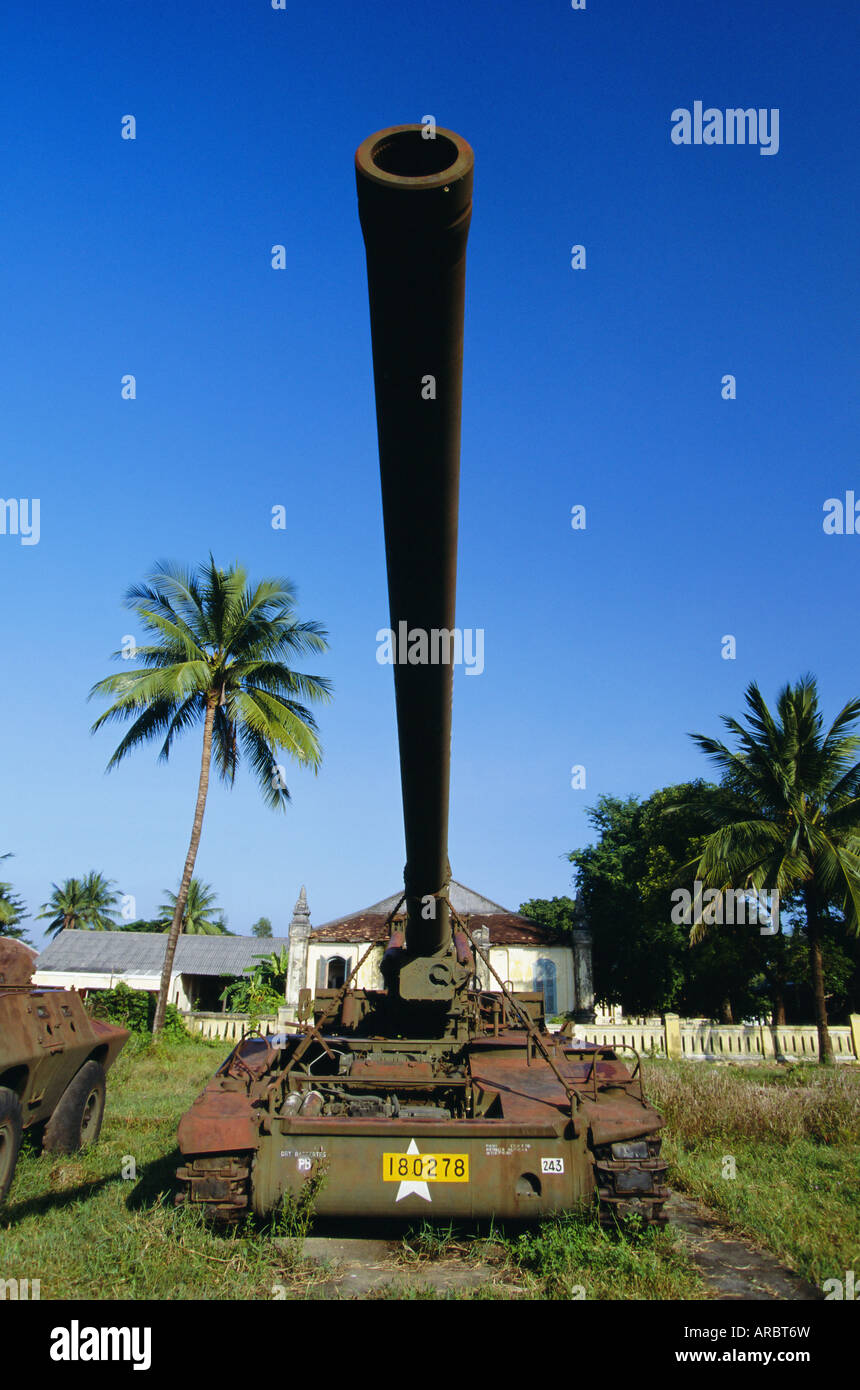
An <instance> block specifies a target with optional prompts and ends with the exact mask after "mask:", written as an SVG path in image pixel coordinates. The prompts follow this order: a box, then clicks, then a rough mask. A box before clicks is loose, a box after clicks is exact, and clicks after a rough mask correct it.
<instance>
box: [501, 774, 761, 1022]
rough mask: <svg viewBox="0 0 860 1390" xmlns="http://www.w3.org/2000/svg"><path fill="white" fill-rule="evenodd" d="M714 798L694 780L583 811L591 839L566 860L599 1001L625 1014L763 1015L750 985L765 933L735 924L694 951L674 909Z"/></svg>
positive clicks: (689, 879) (603, 800)
mask: <svg viewBox="0 0 860 1390" xmlns="http://www.w3.org/2000/svg"><path fill="white" fill-rule="evenodd" d="M721 796H722V793H721V792H720V790H719V788H717V787H716V786H714V785H713V784H708V783H704V782H701V781H697V782H692V783H682V784H680V785H677V786H670V787H663V788H660V789H658V790H657V791H655V792H653V793H652V795H651V796H649V797H648V798H647V799H646V800H644V801H640V800H639V799H638V798H637V797H627V798H621V797H613V796H602V797H600V798H599V799H598V802H597V804H596V805H595V806H593V807H591V809H590V810H589V812H588V816H589V819H590V821H591V824H592V826H593V827H594V829H595V830H596V831H597V833H598V839H597V842H596V843H594V844H591V845H587V846H586V847H585V848H584V849H578V850H574V851H573V852H572V853H571V854H570V855H569V856H568V857H569V859H570V861H571V863H572V864H574V865H575V881H576V885H577V892H578V896H579V899H580V903H581V906H582V912H583V916H584V918H585V921H586V922H587V924H588V926H589V929H590V931H591V934H592V940H593V946H592V952H593V963H594V985H595V994H596V996H597V998H598V999H603V1000H607V1001H609V1002H614V1003H620V1004H622V1005H623V1007H624V1008H625V1010H626V1011H627V1012H629V1013H643V1014H649V1013H658V1012H664V1011H665V1010H667V1009H679V1010H683V1011H684V1012H690V1013H694V1014H703V1015H705V1016H708V1017H721V1018H723V1019H724V1020H725V1021H729V1020H730V1019H731V1018H732V1017H733V1016H734V1014H738V1016H742V1015H744V1014H747V1013H753V1012H760V1010H761V998H760V996H759V994H757V993H756V991H755V990H754V989H753V987H752V981H753V979H755V978H758V977H759V976H761V975H762V972H763V971H764V970H765V967H766V960H765V957H764V954H763V953H764V949H765V948H764V946H763V945H762V943H763V942H765V940H767V939H766V938H761V937H759V936H758V934H756V933H751V932H750V931H749V930H746V931H744V932H741V931H740V930H739V931H737V932H735V933H724V934H722V935H721V936H720V938H719V939H716V938H715V939H714V940H713V941H710V942H708V943H707V944H706V945H705V946H704V947H703V948H701V949H700V950H699V951H698V952H693V951H691V950H690V941H689V925H688V924H687V925H685V924H684V922H683V921H682V920H680V919H679V918H678V916H677V914H676V913H675V912H673V892H674V891H675V890H676V888H677V887H678V886H679V885H682V886H686V887H687V888H688V890H690V891H691V890H692V886H693V877H694V875H693V870H692V867H691V865H690V864H689V862H688V861H689V860H690V859H691V857H692V855H693V854H694V853H695V852H696V851H697V850H698V849H699V847H700V846H701V844H702V843H703V841H704V836H705V834H706V833H707V832H708V830H709V829H711V828H712V826H713V815H714V812H713V809H712V806H711V802H712V801H713V799H714V798H717V797H721ZM679 807H683V809H679ZM669 808H674V809H673V813H672V815H671V816H670V815H669V814H668V809H669ZM527 907H529V905H528V904H524V907H523V910H526V908H527ZM563 915H564V914H563V913H559V914H558V921H559V923H561V921H563ZM547 924H548V925H549V924H550V923H549V921H548V923H547Z"/></svg>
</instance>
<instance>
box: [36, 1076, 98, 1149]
mask: <svg viewBox="0 0 860 1390" xmlns="http://www.w3.org/2000/svg"><path fill="white" fill-rule="evenodd" d="M106 1089H107V1088H106V1082H105V1073H104V1067H102V1066H100V1065H99V1063H98V1062H85V1063H84V1065H83V1066H82V1067H81V1069H80V1071H79V1072H78V1074H77V1076H75V1077H73V1078H72V1080H71V1081H70V1082H69V1084H68V1086H67V1087H66V1089H65V1091H64V1092H63V1094H62V1096H61V1097H60V1100H59V1103H58V1104H57V1107H56V1109H55V1110H54V1113H53V1115H52V1116H51V1118H50V1120H49V1121H48V1123H47V1125H46V1126H45V1139H44V1143H43V1148H44V1149H45V1151H46V1153H57V1154H71V1153H76V1152H77V1150H78V1149H82V1148H84V1146H85V1145H87V1144H93V1143H95V1141H96V1139H98V1137H99V1131H100V1130H101V1127H102V1118H103V1116H104V1113H105V1092H106Z"/></svg>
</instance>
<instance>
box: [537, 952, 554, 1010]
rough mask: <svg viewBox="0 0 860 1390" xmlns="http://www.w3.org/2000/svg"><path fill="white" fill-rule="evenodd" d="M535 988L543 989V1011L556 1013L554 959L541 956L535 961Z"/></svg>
mask: <svg viewBox="0 0 860 1390" xmlns="http://www.w3.org/2000/svg"><path fill="white" fill-rule="evenodd" d="M534 987H535V989H536V990H538V989H542V990H543V1006H544V1012H545V1013H547V1014H554V1013H558V999H557V992H556V987H555V961H552V960H547V959H546V957H545V956H541V958H540V960H538V961H536V962H535V985H534Z"/></svg>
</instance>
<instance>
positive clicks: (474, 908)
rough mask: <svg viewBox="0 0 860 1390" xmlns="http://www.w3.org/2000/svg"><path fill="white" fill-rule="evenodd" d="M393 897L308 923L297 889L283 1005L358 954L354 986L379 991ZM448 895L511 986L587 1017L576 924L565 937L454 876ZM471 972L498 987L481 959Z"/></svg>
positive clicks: (331, 979) (581, 934) (586, 956)
mask: <svg viewBox="0 0 860 1390" xmlns="http://www.w3.org/2000/svg"><path fill="white" fill-rule="evenodd" d="M400 899H401V894H400V893H392V894H391V896H390V897H388V898H383V899H382V901H381V902H378V903H373V904H372V905H371V906H370V907H365V908H362V909H361V910H360V911H359V912H350V913H347V915H346V916H344V917H338V918H335V920H334V921H331V922H325V923H323V925H322V926H319V927H312V926H311V920H310V909H309V907H308V902H307V897H306V895H305V890H304V888H302V891H301V894H300V895H299V900H298V902H297V903H296V907H295V911H294V913H293V920H292V922H291V923H290V973H289V978H288V981H287V1005H288V1006H289V1007H292V1008H295V1007H296V1006H297V1004H298V997H299V990H300V989H302V988H308V989H311V990H315V989H336V988H337V987H338V986H339V985H341V984H343V982H344V980H345V979H346V977H347V976H348V975H349V974H350V973H351V972H352V970H353V969H354V968H355V967H356V965H358V963H359V962H360V961H361V959H362V957H363V956H366V959H365V960H364V963H363V964H362V965H361V967H360V969H359V971H358V973H357V975H356V977H355V980H354V981H353V983H354V984H355V985H356V986H357V987H358V988H359V989H383V988H384V984H383V980H382V975H381V973H380V963H381V961H382V954H383V951H384V949H385V946H386V944H387V942H388V938H389V936H390V935H391V931H392V929H393V928H394V927H395V926H402V925H403V923H404V921H405V912H404V910H403V907H402V906H400V907H399V908H398V904H399V903H400ZM448 899H449V902H450V903H451V906H452V907H453V909H454V911H455V912H456V914H457V915H458V916H459V917H460V918H462V919H463V920H464V921H465V923H466V925H467V926H468V928H469V930H470V931H471V932H472V934H473V935H474V936H475V939H476V941H477V943H478V945H479V946H481V947H482V949H483V950H484V951H485V952H487V954H488V956H489V961H490V964H491V965H492V967H493V969H494V970H495V971H496V973H497V974H498V975H499V976H500V977H501V979H502V980H504V981H506V982H507V981H510V982H511V984H512V985H513V986H514V988H515V989H529V990H532V989H543V991H544V997H545V1000H546V1010H547V1014H549V1015H557V1014H568V1013H570V1014H573V1015H575V1017H576V1018H578V1019H581V1020H582V1021H590V1020H591V1019H592V1018H593V1017H594V1013H593V1010H594V994H593V987H592V979H591V937H590V935H589V933H588V931H587V930H586V928H585V925H584V924H583V925H582V927H581V929H579V930H577V931H574V932H573V933H572V934H571V935H566V936H554V935H553V934H552V933H551V932H549V931H548V930H547V929H546V928H545V927H542V926H541V925H540V924H539V923H537V922H533V921H531V920H530V919H529V918H528V917H523V916H521V915H520V913H518V912H511V911H510V910H509V909H508V908H506V907H503V906H502V905H501V903H497V902H493V900H492V899H491V898H485V897H483V896H482V895H481V894H480V893H476V892H474V891H473V890H472V889H471V888H466V887H465V885H464V884H462V883H458V882H457V881H456V880H455V879H452V880H451V884H450V888H449V893H448ZM395 909H398V910H397V912H396V913H395ZM392 913H395V915H394V916H393V917H392V915H391V914H392ZM478 976H479V979H480V980H481V983H482V985H483V986H485V987H486V988H488V989H496V988H498V986H497V985H496V983H495V981H493V980H492V978H491V976H490V972H489V971H488V970H487V969H486V967H485V966H484V965H481V964H479V967H478ZM484 977H486V978H484Z"/></svg>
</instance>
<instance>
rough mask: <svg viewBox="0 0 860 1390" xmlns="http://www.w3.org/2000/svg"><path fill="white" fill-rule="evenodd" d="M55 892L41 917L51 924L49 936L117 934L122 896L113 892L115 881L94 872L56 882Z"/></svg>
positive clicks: (47, 929)
mask: <svg viewBox="0 0 860 1390" xmlns="http://www.w3.org/2000/svg"><path fill="white" fill-rule="evenodd" d="M51 888H52V889H53V892H52V893H51V896H50V898H49V899H48V901H47V902H46V903H42V911H41V912H40V913H39V914H38V916H39V918H42V917H48V918H50V921H49V923H48V926H47V927H46V928H45V930H46V931H47V932H48V934H49V935H52V936H56V935H57V933H58V932H61V931H68V930H73V929H77V930H90V931H114V930H115V929H116V926H117V923H116V918H115V915H114V904H115V903H116V902H117V899H118V898H119V894H118V893H115V892H114V891H113V881H112V880H111V879H107V878H105V876H104V874H100V873H97V872H96V870H95V869H91V870H90V872H89V873H88V874H86V875H85V876H84V877H83V878H67V879H65V880H64V881H63V883H60V884H57V883H52V884H51Z"/></svg>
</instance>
